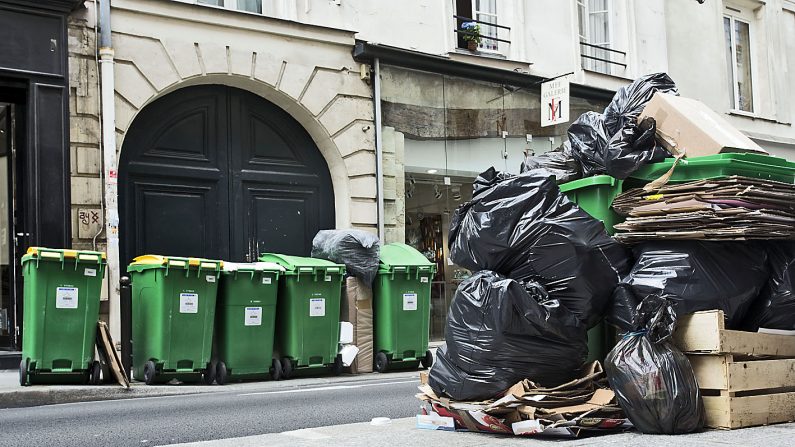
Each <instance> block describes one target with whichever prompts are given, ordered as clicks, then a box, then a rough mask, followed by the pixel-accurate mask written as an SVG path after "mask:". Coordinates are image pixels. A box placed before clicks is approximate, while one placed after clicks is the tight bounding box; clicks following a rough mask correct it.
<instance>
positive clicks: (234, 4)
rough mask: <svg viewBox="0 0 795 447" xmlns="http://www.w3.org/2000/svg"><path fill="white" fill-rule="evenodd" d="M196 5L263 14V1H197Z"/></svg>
mask: <svg viewBox="0 0 795 447" xmlns="http://www.w3.org/2000/svg"><path fill="white" fill-rule="evenodd" d="M196 3H199V4H202V5H212V6H220V7H222V8H227V9H236V10H238V11H247V12H256V13H258V14H262V0H197V2H196Z"/></svg>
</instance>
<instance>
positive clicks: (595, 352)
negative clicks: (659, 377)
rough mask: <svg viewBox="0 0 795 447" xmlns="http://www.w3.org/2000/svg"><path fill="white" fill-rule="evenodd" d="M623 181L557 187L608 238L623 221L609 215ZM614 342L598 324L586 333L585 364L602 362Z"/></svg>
mask: <svg viewBox="0 0 795 447" xmlns="http://www.w3.org/2000/svg"><path fill="white" fill-rule="evenodd" d="M622 187H623V181H622V180H619V179H616V178H613V177H611V176H609V175H597V176H594V177H587V178H584V179H579V180H574V181H572V182H568V183H564V184H562V185H560V191H561V192H563V193H564V194H565V195H566V197H568V198H569V200H571V201H572V202H574V203H576V204H577V206H579V207H580V208H581V209H582V210H583V211H585V212H586V213H588V214H589V215H591V217H593V218H595V219H599V220H600V221H601V222H602V223H603V224H604V226H605V230H607V233H608V234H611V235H612V234H615V230H614V229H613V226H614V225H616V224H618V223H621V222H622V221H623V219H622V218H621V216H619V215H618V213H616V212H615V211H613V208H612V205H613V200H614V199H615V198H616V196H618V195H619V194H621V192H622ZM614 341H615V333H614V331H613V329H612V328H611V327H610V326H608V325H607V324H606V323H604V322H601V323H599V324H598V325H596V326H594V327H593V328H591V329H590V330H589V331H588V361H589V362H591V361H594V360H600V361H602V360H604V358H605V357H606V356H607V352H608V351H609V350H610V349H611V348H612V346H613V344H614Z"/></svg>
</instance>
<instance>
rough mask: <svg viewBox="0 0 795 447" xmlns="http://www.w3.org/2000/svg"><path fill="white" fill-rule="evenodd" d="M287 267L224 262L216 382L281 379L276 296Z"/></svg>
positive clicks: (219, 312) (219, 304)
mask: <svg viewBox="0 0 795 447" xmlns="http://www.w3.org/2000/svg"><path fill="white" fill-rule="evenodd" d="M283 271H284V268H283V267H282V266H280V265H278V264H274V263H270V262H256V263H248V264H234V263H231V262H225V263H224V268H223V272H222V274H221V284H220V286H219V290H218V306H217V310H216V312H217V314H218V315H217V318H218V327H217V332H216V341H217V346H218V363H217V365H218V366H217V369H216V375H215V381H216V383H218V384H219V385H223V384H224V383H226V382H227V381H228V380H230V379H232V380H243V379H264V378H266V377H268V376H269V375H270V376H271V378H273V380H279V379H280V378H281V372H282V368H281V364H280V363H279V360H278V359H274V358H272V356H273V336H274V330H275V327H274V326H275V324H276V297H277V292H278V290H279V276H280V274H281V272H283Z"/></svg>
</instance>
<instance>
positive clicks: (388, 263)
mask: <svg viewBox="0 0 795 447" xmlns="http://www.w3.org/2000/svg"><path fill="white" fill-rule="evenodd" d="M380 261H381V262H380V265H379V271H382V272H388V271H392V270H393V269H394V268H395V267H430V268H431V270H434V271H435V270H436V264H434V263H433V262H431V261H429V260H428V258H426V257H425V255H423V254H422V253H420V252H419V251H418V250H417V249H416V248H414V247H411V246H409V245H406V244H401V243H399V242H394V243H392V244H386V245H384V246H383V247H381V259H380Z"/></svg>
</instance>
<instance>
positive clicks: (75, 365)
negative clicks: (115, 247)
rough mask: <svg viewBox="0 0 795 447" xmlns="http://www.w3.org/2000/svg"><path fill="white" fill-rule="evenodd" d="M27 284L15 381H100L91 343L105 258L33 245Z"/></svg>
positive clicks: (26, 261)
mask: <svg viewBox="0 0 795 447" xmlns="http://www.w3.org/2000/svg"><path fill="white" fill-rule="evenodd" d="M22 275H23V277H24V281H25V287H24V304H23V331H24V332H23V334H22V362H21V363H20V365H19V383H20V385H22V386H25V385H28V384H29V383H92V384H97V383H99V376H100V368H99V362H96V361H94V341H95V339H96V333H97V320H98V319H99V298H100V291H101V289H102V278H103V276H104V275H105V254H104V253H100V252H95V251H77V250H54V249H49V248H41V247H31V248H29V249H28V252H27V254H25V255H24V256H23V257H22Z"/></svg>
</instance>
